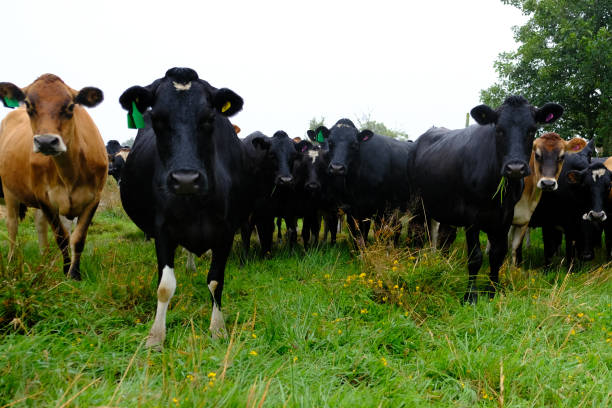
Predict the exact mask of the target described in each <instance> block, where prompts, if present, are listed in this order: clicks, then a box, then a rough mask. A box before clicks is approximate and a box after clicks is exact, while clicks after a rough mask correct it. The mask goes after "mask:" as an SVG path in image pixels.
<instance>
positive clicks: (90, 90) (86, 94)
mask: <svg viewBox="0 0 612 408" xmlns="http://www.w3.org/2000/svg"><path fill="white" fill-rule="evenodd" d="M103 100H104V94H103V93H102V90H100V89H99V88H95V87H93V86H86V87H85V88H83V89H81V90H80V91H79V93H78V94H76V96H75V97H74V103H78V104H79V105H83V106H87V107H88V108H93V107H94V106H96V105H98V104H99V103H100V102H102V101H103Z"/></svg>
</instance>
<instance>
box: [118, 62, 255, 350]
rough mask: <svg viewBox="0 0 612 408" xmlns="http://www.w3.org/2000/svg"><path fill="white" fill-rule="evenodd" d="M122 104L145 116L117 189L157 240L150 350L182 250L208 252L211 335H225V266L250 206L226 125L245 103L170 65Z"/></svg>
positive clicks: (158, 336) (237, 145)
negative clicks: (155, 284)
mask: <svg viewBox="0 0 612 408" xmlns="http://www.w3.org/2000/svg"><path fill="white" fill-rule="evenodd" d="M119 102H120V103H121V106H122V107H123V108H124V109H126V110H127V111H128V112H129V114H132V115H133V116H134V115H135V114H136V113H137V112H135V111H134V108H133V107H134V106H135V107H136V108H137V110H138V111H139V112H144V116H145V123H147V125H146V127H145V128H144V129H140V130H139V131H138V134H137V136H136V140H135V142H134V145H133V147H132V151H131V152H130V155H129V156H128V159H127V161H126V163H125V167H124V169H123V178H122V182H121V186H120V191H121V201H122V203H123V207H124V208H125V211H126V212H127V214H128V216H129V217H130V218H131V219H132V220H133V221H134V222H135V223H136V225H138V227H139V228H140V229H142V230H143V231H144V232H145V234H147V235H148V236H150V237H152V238H153V239H154V240H155V250H156V254H157V265H158V281H159V285H158V289H157V299H158V303H157V313H156V315H155V322H154V323H153V327H152V328H151V332H150V334H149V337H148V340H147V346H161V345H162V344H163V341H164V338H165V335H166V312H167V310H168V304H169V302H170V299H171V298H172V296H173V295H174V291H175V289H176V279H175V276H174V253H175V250H176V248H177V246H179V245H181V246H183V247H185V248H186V249H187V250H189V251H190V252H193V253H195V254H198V255H201V254H202V253H204V252H205V251H207V250H208V249H211V250H212V261H211V265H210V271H209V272H208V279H207V282H208V289H209V291H210V294H211V297H212V317H211V322H210V330H211V332H212V334H213V336H219V335H224V334H225V324H224V319H223V314H222V312H221V294H222V292H223V281H224V273H225V265H226V262H227V258H228V255H229V253H230V250H231V248H232V243H233V240H234V233H235V231H236V230H237V228H238V227H239V226H240V225H241V222H242V221H243V220H244V219H245V218H246V217H247V216H248V213H249V211H250V203H251V200H250V199H249V196H250V194H251V191H250V185H251V184H252V182H251V179H250V173H249V169H248V168H247V166H246V164H245V152H244V151H243V146H242V143H241V142H240V140H239V139H238V137H237V135H236V132H235V130H234V128H233V126H232V124H231V123H230V121H229V120H228V116H232V115H234V114H235V113H236V112H238V111H240V110H241V109H242V104H243V101H242V98H241V97H240V96H238V95H237V94H236V93H234V92H233V91H231V90H229V89H227V88H221V89H217V88H215V87H213V86H211V85H210V84H209V83H208V82H206V81H204V80H202V79H199V78H198V75H197V73H196V72H195V71H194V70H192V69H189V68H172V69H170V70H168V71H167V72H166V75H165V76H164V77H163V78H160V79H157V80H155V81H154V82H153V83H151V84H150V85H147V86H145V87H142V86H133V87H131V88H129V89H127V90H126V91H125V92H124V93H123V94H122V95H121V97H120V98H119ZM149 123H150V124H152V126H151V125H149Z"/></svg>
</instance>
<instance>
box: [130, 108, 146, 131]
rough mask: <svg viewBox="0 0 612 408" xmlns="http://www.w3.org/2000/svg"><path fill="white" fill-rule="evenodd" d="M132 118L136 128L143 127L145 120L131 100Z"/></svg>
mask: <svg viewBox="0 0 612 408" xmlns="http://www.w3.org/2000/svg"><path fill="white" fill-rule="evenodd" d="M132 119H133V121H134V126H135V127H136V129H144V127H145V122H144V119H143V117H142V113H140V111H139V110H138V108H137V107H136V102H132ZM128 126H129V125H128Z"/></svg>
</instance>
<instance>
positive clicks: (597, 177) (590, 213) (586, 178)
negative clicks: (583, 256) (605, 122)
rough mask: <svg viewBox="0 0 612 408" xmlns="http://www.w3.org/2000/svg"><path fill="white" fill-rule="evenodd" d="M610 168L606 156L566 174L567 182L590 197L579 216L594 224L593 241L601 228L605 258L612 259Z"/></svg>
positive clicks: (610, 162) (611, 178) (611, 184)
mask: <svg viewBox="0 0 612 408" xmlns="http://www.w3.org/2000/svg"><path fill="white" fill-rule="evenodd" d="M610 169H612V158H607V159H606V160H605V161H604V162H603V163H602V162H600V161H598V162H595V163H592V164H591V165H590V166H589V167H587V168H586V169H584V170H580V171H578V170H573V171H570V172H568V174H567V178H568V182H569V183H570V184H574V185H579V186H580V187H581V190H582V191H583V193H584V194H585V196H588V197H589V198H590V200H588V205H587V207H586V208H585V209H584V212H583V215H582V217H581V218H582V220H583V221H586V222H589V221H590V222H592V223H594V224H595V225H592V227H593V228H592V229H593V230H594V231H595V234H594V236H595V241H596V240H597V239H601V238H600V236H599V234H598V232H599V230H600V229H601V228H603V231H604V233H605V237H606V259H607V260H610V259H612V222H611V218H610V212H611V211H612V194H611V187H612V171H611V170H610ZM583 238H584V237H583ZM586 239H587V242H590V240H588V237H587V238H586Z"/></svg>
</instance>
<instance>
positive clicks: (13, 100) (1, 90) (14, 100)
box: [0, 82, 25, 109]
mask: <svg viewBox="0 0 612 408" xmlns="http://www.w3.org/2000/svg"><path fill="white" fill-rule="evenodd" d="M0 99H1V100H2V103H3V104H4V107H5V108H11V109H13V108H17V107H18V106H19V103H20V102H23V101H24V100H25V94H24V93H23V91H22V90H21V89H20V88H19V87H18V86H17V85H15V84H12V83H10V82H0Z"/></svg>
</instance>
